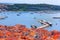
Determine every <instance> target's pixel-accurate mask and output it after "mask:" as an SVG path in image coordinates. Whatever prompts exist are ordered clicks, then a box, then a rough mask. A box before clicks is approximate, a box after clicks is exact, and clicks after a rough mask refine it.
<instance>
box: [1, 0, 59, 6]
mask: <svg viewBox="0 0 60 40" xmlns="http://www.w3.org/2000/svg"><path fill="white" fill-rule="evenodd" d="M0 3H26V4H41V3H43V4H44V3H45V4H53V5H60V0H0Z"/></svg>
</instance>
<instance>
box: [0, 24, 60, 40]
mask: <svg viewBox="0 0 60 40" xmlns="http://www.w3.org/2000/svg"><path fill="white" fill-rule="evenodd" d="M0 40H60V32H59V31H56V30H54V31H48V30H45V29H41V28H39V29H35V28H26V26H25V25H20V24H17V25H15V26H5V25H0Z"/></svg>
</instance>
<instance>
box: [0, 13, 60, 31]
mask: <svg viewBox="0 0 60 40" xmlns="http://www.w3.org/2000/svg"><path fill="white" fill-rule="evenodd" d="M0 16H8V18H6V19H4V20H0V24H3V25H8V26H10V25H15V24H23V25H26V26H27V27H28V28H30V26H31V25H32V24H35V25H36V26H38V27H39V26H42V25H41V24H40V23H39V22H37V20H41V19H42V20H46V21H48V22H51V23H52V24H53V26H52V27H49V28H46V29H48V30H55V29H56V30H60V19H53V17H56V16H58V17H59V16H60V13H59V12H57V13H54V14H53V13H51V14H48V13H44V12H42V13H41V12H1V13H0Z"/></svg>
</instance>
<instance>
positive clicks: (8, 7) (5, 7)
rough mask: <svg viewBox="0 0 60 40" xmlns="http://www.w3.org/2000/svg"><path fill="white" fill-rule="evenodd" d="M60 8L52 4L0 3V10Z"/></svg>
mask: <svg viewBox="0 0 60 40" xmlns="http://www.w3.org/2000/svg"><path fill="white" fill-rule="evenodd" d="M42 10H60V6H57V5H50V4H0V11H42Z"/></svg>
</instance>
